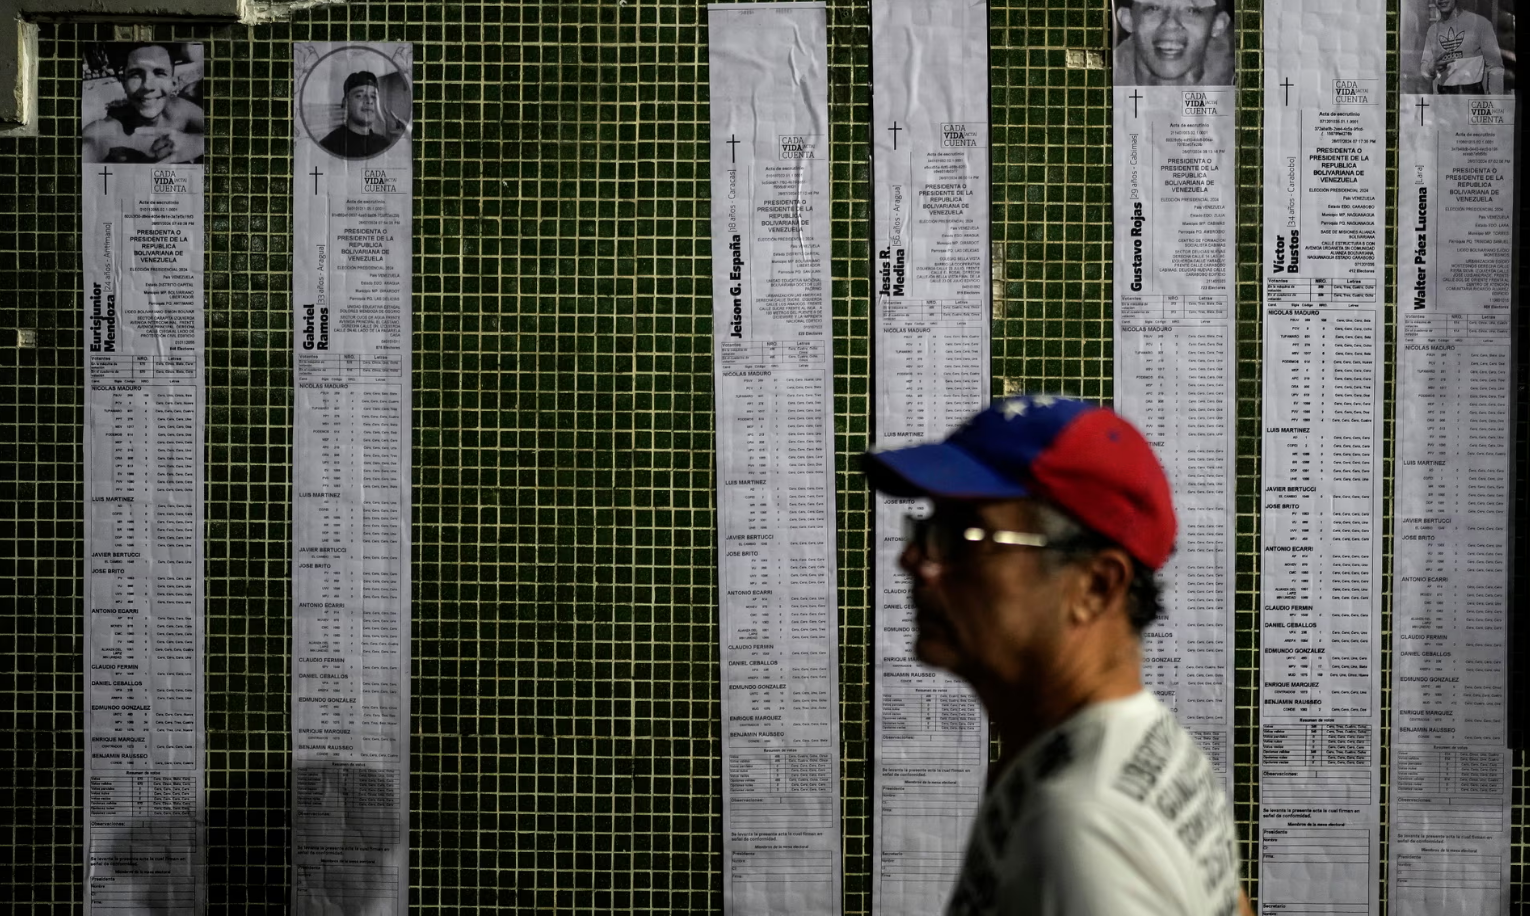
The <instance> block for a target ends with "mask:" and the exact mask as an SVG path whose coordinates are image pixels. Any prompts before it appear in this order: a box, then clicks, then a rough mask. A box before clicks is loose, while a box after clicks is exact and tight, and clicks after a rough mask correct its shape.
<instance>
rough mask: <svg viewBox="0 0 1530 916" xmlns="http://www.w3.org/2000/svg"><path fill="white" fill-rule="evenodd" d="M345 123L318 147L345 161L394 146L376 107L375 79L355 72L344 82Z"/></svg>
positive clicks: (372, 74)
mask: <svg viewBox="0 0 1530 916" xmlns="http://www.w3.org/2000/svg"><path fill="white" fill-rule="evenodd" d="M342 99H343V101H344V116H345V120H344V121H342V122H341V123H340V126H339V127H337V128H335V129H334V130H332V131H330V132H329V134H328V135H326V136H325V137H324V139H322V140H320V141H319V145H320V146H322V147H324V148H325V149H327V150H329V151H330V152H331V153H334V154H335V155H336V156H340V157H342V158H345V159H367V158H369V157H372V156H375V155H377V154H378V153H380V152H382V151H383V150H385V149H387V148H388V147H389V146H392V145H393V138H392V136H390V134H389V132H388V131H387V130H386V129H385V128H384V126H383V125H384V122H383V118H382V112H381V107H380V106H379V104H378V93H377V75H376V74H374V73H372V72H371V71H370V70H357V71H356V72H354V73H352V74H351V75H350V76H347V77H346V78H345V90H344V93H343V94H342Z"/></svg>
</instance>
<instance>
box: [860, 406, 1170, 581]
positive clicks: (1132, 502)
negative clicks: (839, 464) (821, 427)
mask: <svg viewBox="0 0 1530 916" xmlns="http://www.w3.org/2000/svg"><path fill="white" fill-rule="evenodd" d="M861 468H862V470H863V471H865V473H866V477H867V478H868V479H869V480H870V482H871V485H872V486H873V487H875V488H877V489H878V490H881V491H883V492H884V493H888V494H890V495H892V496H937V497H943V498H945V499H958V500H987V499H1017V498H1020V497H1025V496H1030V497H1037V498H1041V499H1045V500H1047V501H1048V502H1050V503H1052V504H1054V505H1056V506H1057V507H1058V508H1060V509H1062V510H1063V511H1065V512H1067V513H1068V514H1069V515H1072V516H1073V517H1074V518H1075V519H1077V520H1078V521H1079V522H1080V523H1081V524H1083V525H1085V526H1086V527H1088V528H1090V529H1091V530H1093V531H1095V532H1097V533H1099V534H1102V535H1104V536H1105V537H1107V538H1110V539H1111V540H1112V541H1114V542H1115V543H1117V544H1120V545H1121V546H1122V548H1124V549H1125V550H1126V552H1127V553H1129V554H1131V555H1132V556H1133V557H1135V558H1136V559H1137V560H1139V561H1141V562H1142V563H1143V564H1145V565H1146V566H1147V567H1149V568H1150V569H1158V568H1159V567H1161V566H1163V564H1164V563H1166V562H1167V561H1168V559H1169V555H1170V554H1171V553H1173V552H1174V533H1175V528H1176V525H1175V520H1174V503H1173V499H1172V497H1171V496H1170V492H1169V479H1168V477H1167V476H1166V475H1165V474H1164V470H1163V466H1162V465H1161V464H1159V463H1158V459H1157V457H1155V456H1154V454H1153V449H1152V446H1150V445H1148V442H1147V440H1146V439H1144V438H1143V437H1142V434H1141V433H1140V432H1138V431H1137V429H1136V427H1134V426H1132V425H1131V424H1130V423H1128V422H1126V420H1124V419H1122V418H1121V416H1120V415H1118V414H1117V413H1116V412H1115V411H1113V410H1110V409H1109V408H1106V407H1100V406H1098V405H1096V404H1091V403H1089V402H1088V401H1082V400H1078V399H1076V398H1068V397H1061V396H1057V395H1046V394H1041V395H1030V394H1026V395H1017V396H1015V397H1009V398H1004V399H1003V400H1000V401H996V402H994V404H993V405H992V406H990V407H989V408H988V409H986V410H983V411H981V412H979V413H978V414H977V415H976V416H974V417H973V418H972V419H970V420H968V421H967V422H966V423H965V424H963V425H962V427H961V428H960V429H958V430H956V431H955V432H953V433H952V434H951V435H950V436H948V437H946V440H945V441H944V442H931V443H926V444H924V445H914V446H909V447H908V448H899V449H888V450H885V451H875V450H874V451H870V452H867V453H866V454H865V455H863V456H862V458H861Z"/></svg>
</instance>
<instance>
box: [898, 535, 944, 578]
mask: <svg viewBox="0 0 1530 916" xmlns="http://www.w3.org/2000/svg"><path fill="white" fill-rule="evenodd" d="M898 566H899V567H900V568H901V569H902V570H903V571H904V572H906V573H908V574H909V575H910V576H912V577H913V578H914V581H915V582H916V583H917V582H918V581H919V580H921V579H923V580H926V581H928V580H929V579H933V578H934V577H935V576H937V575H939V573H940V566H939V565H938V564H936V563H933V562H931V561H930V558H929V557H927V556H925V553H924V549H923V548H921V547H920V546H919V545H918V544H916V543H914V542H913V541H909V542H908V543H907V544H904V545H903V552H902V553H900V554H898Z"/></svg>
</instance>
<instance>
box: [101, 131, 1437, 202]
mask: <svg viewBox="0 0 1530 916" xmlns="http://www.w3.org/2000/svg"><path fill="white" fill-rule="evenodd" d="M1420 123H1422V122H1420ZM114 174H116V173H115V172H108V171H107V170H106V166H104V165H103V166H101V193H102V194H105V193H106V179H108V178H110V177H111V176H112V175H114Z"/></svg>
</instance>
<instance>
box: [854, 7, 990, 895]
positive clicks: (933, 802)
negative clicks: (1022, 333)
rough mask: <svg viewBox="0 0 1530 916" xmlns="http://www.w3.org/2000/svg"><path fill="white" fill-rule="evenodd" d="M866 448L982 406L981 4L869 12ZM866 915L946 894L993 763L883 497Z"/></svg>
mask: <svg viewBox="0 0 1530 916" xmlns="http://www.w3.org/2000/svg"><path fill="white" fill-rule="evenodd" d="M871 72H872V80H873V83H874V85H873V89H872V135H873V136H872V155H873V160H872V174H873V181H874V191H873V198H872V199H873V208H874V218H875V232H874V236H873V239H872V244H873V247H874V251H873V256H874V258H875V260H874V262H873V264H874V270H875V276H874V278H873V279H874V284H875V287H874V288H875V295H876V313H875V316H874V318H875V328H876V347H875V359H876V363H875V366H874V368H873V374H874V383H875V389H876V407H875V409H876V426H875V430H874V432H875V442H876V444H877V446H878V447H881V448H896V447H900V446H906V445H912V444H915V443H917V442H920V441H923V440H927V439H938V438H941V437H943V436H944V435H945V434H946V433H948V432H950V431H951V430H952V429H954V428H955V427H956V426H958V425H960V424H961V422H962V421H963V420H965V419H966V418H967V417H968V416H970V415H971V414H972V413H974V412H976V411H977V410H980V409H981V408H982V407H983V406H984V405H985V404H987V402H988V377H989V356H988V354H989V329H988V314H989V308H990V306H989V302H990V295H989V288H990V287H989V285H990V280H989V222H988V197H989V195H988V6H987V4H986V3H971V2H968V0H874V2H873V3H872V5H871ZM875 500H876V518H875V529H874V531H875V534H874V538H875V541H874V542H875V545H876V547H875V551H874V562H875V568H874V571H873V579H872V581H873V583H874V585H873V594H874V595H875V596H876V597H875V618H874V619H875V621H876V624H875V626H876V654H875V656H874V657H873V669H874V674H873V678H874V704H875V707H874V708H875V715H874V727H875V742H876V743H875V747H874V750H873V752H872V762H873V767H874V775H873V778H872V791H873V793H874V796H873V798H872V808H871V810H872V883H871V888H872V910H873V911H875V912H877V913H885V914H926V913H936V912H939V911H940V910H941V909H943V908H944V906H945V903H946V899H947V898H948V897H949V896H950V895H951V888H952V886H953V885H954V884H955V881H956V876H957V873H958V872H959V871H960V868H961V860H962V853H963V851H964V850H965V849H966V845H967V834H968V832H969V831H970V829H971V824H972V817H973V815H974V814H975V813H976V811H977V806H978V803H979V801H981V799H982V793H983V782H984V777H985V776H986V773H987V768H988V716H987V714H986V713H984V711H983V709H982V706H981V705H980V704H979V703H978V701H977V698H976V696H974V695H973V693H972V691H971V690H970V689H969V688H968V687H967V686H966V685H965V684H964V683H962V682H961V681H959V680H957V679H956V678H955V677H953V676H951V675H949V674H946V673H944V672H941V671H936V670H934V669H931V668H928V667H926V666H924V665H923V664H921V663H920V662H919V661H917V660H916V659H915V658H914V657H913V654H912V649H911V645H910V643H911V640H912V637H913V634H914V619H913V607H912V605H911V604H910V603H909V595H908V589H909V583H908V577H907V576H906V575H904V573H903V572H902V570H900V569H899V568H898V554H899V553H900V552H901V551H902V548H903V521H902V520H903V516H904V515H908V514H910V513H915V512H919V513H922V512H924V511H927V510H926V508H925V507H924V506H921V505H917V504H916V501H914V500H906V499H893V498H891V497H888V496H886V495H884V494H880V493H879V494H877V495H876V497H875Z"/></svg>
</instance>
